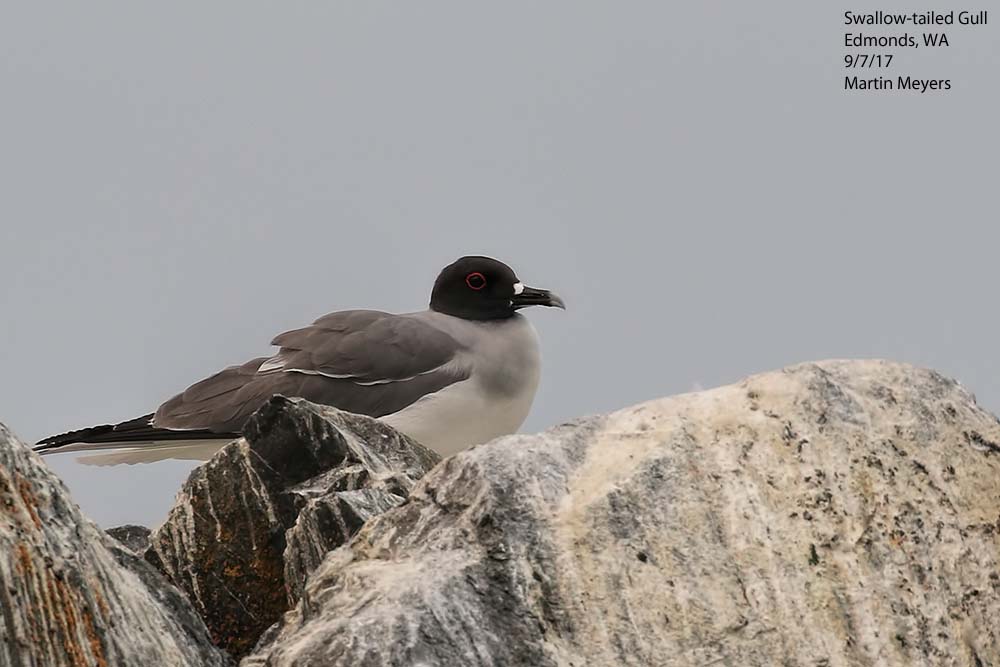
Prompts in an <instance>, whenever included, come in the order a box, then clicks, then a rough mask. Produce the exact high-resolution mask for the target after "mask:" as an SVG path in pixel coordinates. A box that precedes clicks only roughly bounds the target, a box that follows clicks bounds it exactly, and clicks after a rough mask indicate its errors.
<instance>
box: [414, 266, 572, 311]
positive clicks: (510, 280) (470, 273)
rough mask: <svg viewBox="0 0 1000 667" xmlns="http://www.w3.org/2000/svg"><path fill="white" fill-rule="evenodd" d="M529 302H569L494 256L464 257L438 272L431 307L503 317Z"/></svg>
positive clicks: (439, 309)
mask: <svg viewBox="0 0 1000 667" xmlns="http://www.w3.org/2000/svg"><path fill="white" fill-rule="evenodd" d="M525 306H555V307H557V308H565V305H564V304H563V302H562V299H560V298H559V297H558V296H556V295H555V294H552V293H551V292H548V291H547V290H543V289H535V288H534V287H525V286H524V284H522V283H521V281H520V280H518V279H517V276H516V275H514V271H513V270H512V269H511V268H510V267H509V266H507V265H506V264H504V263H503V262H498V261H497V260H495V259H492V258H490V257H477V256H470V257H462V258H461V259H459V260H457V261H456V262H454V263H452V264H449V265H448V266H446V267H444V269H442V270H441V273H440V274H438V277H437V280H435V281H434V290H433V291H432V292H431V310H435V311H437V312H439V313H444V314H446V315H453V316H455V317H461V318H462V319H466V320H500V319H504V318H507V317H511V316H512V315H513V314H514V313H515V312H517V309H518V308H524V307H525Z"/></svg>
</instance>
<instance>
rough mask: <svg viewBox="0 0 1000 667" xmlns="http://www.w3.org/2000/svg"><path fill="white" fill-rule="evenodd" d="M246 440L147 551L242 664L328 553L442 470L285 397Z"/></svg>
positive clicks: (195, 476) (198, 476)
mask: <svg viewBox="0 0 1000 667" xmlns="http://www.w3.org/2000/svg"><path fill="white" fill-rule="evenodd" d="M245 434H246V437H245V438H241V439H239V440H237V441H235V442H233V443H231V444H229V445H227V446H226V447H225V448H223V449H222V450H221V451H220V452H219V453H218V454H216V455H215V457H214V458H213V459H212V460H211V461H209V462H208V463H206V464H204V465H202V466H201V467H199V468H197V469H196V470H195V471H194V472H192V474H191V476H190V478H189V479H188V481H187V482H186V483H185V484H184V487H183V488H182V489H181V491H180V493H179V494H178V496H177V500H176V502H175V505H174V507H173V509H172V510H171V511H170V514H169V516H168V518H167V520H166V522H165V523H164V524H163V525H162V526H160V527H159V528H157V529H156V530H155V531H153V533H152V535H151V536H150V538H149V539H150V546H149V549H148V550H147V552H146V558H147V559H148V560H149V561H150V562H152V563H153V564H154V565H156V566H157V567H158V568H159V569H160V570H161V571H162V572H164V573H165V574H166V575H167V576H168V577H169V578H170V580H171V581H173V582H174V583H175V584H177V585H178V586H179V587H181V588H182V589H183V590H184V591H185V592H186V593H187V594H188V596H189V597H190V599H191V601H192V602H193V604H194V605H195V607H196V609H197V610H198V611H199V612H200V613H201V615H202V617H203V618H204V620H205V623H206V624H207V626H208V628H209V631H210V632H211V634H212V637H213V638H214V640H215V641H216V642H217V643H218V644H219V645H220V646H222V647H224V648H226V649H227V650H228V651H229V652H230V653H231V654H233V655H235V656H240V655H243V654H244V653H246V652H247V651H249V650H250V649H251V648H252V647H253V645H254V643H255V642H256V641H257V638H258V637H259V636H260V635H261V633H262V632H263V631H264V630H265V629H267V628H268V626H270V625H272V624H273V623H274V622H275V621H277V620H278V618H279V617H280V616H281V614H282V613H283V612H284V611H286V610H287V609H288V608H289V606H290V605H293V604H294V603H295V602H296V601H297V600H298V598H299V595H300V593H301V590H302V586H303V585H304V583H305V581H306V579H307V577H308V576H309V574H310V573H311V572H312V571H313V570H314V569H315V568H316V567H317V565H319V563H320V562H321V561H322V559H323V557H324V556H325V555H326V554H327V553H328V552H329V551H330V550H332V549H334V548H336V547H338V546H340V545H342V544H344V543H345V542H346V541H347V540H348V539H349V538H350V537H351V536H352V535H354V534H355V533H356V532H357V531H358V529H359V528H360V527H361V526H362V524H364V522H365V521H366V520H368V519H369V518H370V517H372V516H374V515H375V514H378V513H380V512H383V511H385V510H386V509H389V508H391V507H395V506H397V505H399V504H400V503H402V502H403V500H404V499H405V498H406V495H407V493H408V492H409V490H410V488H411V487H412V486H413V485H414V483H415V482H416V480H417V479H418V478H419V477H420V476H422V475H423V474H424V473H425V472H426V471H427V470H429V469H430V468H431V467H432V466H433V465H434V464H435V463H437V461H438V457H437V456H436V455H435V454H434V453H433V452H431V451H429V450H427V449H425V448H423V447H422V446H420V445H418V444H416V443H414V442H413V441H411V440H409V439H408V438H406V437H405V436H403V435H401V434H399V433H397V432H396V431H394V430H392V429H391V428H390V427H388V426H386V425H384V424H383V423H381V422H379V421H376V420H374V419H369V418H367V417H363V416H359V415H353V414H349V413H344V412H340V411H338V410H335V409H332V408H325V407H321V406H317V405H314V404H312V403H308V402H306V401H303V400H300V399H287V398H284V397H280V396H279V397H275V398H273V399H272V400H271V401H270V402H269V403H268V404H267V405H265V406H264V407H263V408H261V410H260V411H258V412H257V413H256V414H255V415H254V417H253V418H252V419H251V421H250V423H249V424H248V425H247V427H246V429H245Z"/></svg>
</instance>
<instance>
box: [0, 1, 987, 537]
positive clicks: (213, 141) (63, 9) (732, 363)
mask: <svg viewBox="0 0 1000 667" xmlns="http://www.w3.org/2000/svg"><path fill="white" fill-rule="evenodd" d="M955 6H956V8H957V5H955ZM893 7H906V8H908V9H910V10H916V9H920V10H924V9H926V8H925V7H910V6H908V5H904V4H903V3H898V2H896V3H893V2H885V3H882V8H893ZM948 8H949V3H948V2H939V3H938V5H937V6H935V9H942V10H945V9H948ZM845 9H852V7H840V6H837V5H833V4H830V3H808V2H791V1H787V2H774V3H737V2H727V3H720V2H712V1H708V2H696V3H667V2H634V3H612V2H601V3H595V2H581V1H578V0H576V1H573V2H546V3H538V2H530V3H527V2H503V3H491V4H486V3H467V2H447V3H445V2H431V3H403V2H396V3H379V2H365V3H333V2H331V3H313V5H312V6H309V7H303V6H301V5H287V4H284V5H281V6H280V7H278V6H276V5H273V4H270V3H268V5H267V6H265V5H263V3H260V4H258V3H242V2H241V3H207V4H206V3H197V4H195V3H159V4H149V3H139V4H136V3H117V4H115V5H114V6H112V5H110V4H109V5H103V6H102V7H101V8H100V9H98V5H94V4H92V3H79V4H64V5H60V6H59V9H58V13H56V12H54V11H53V12H47V10H46V9H44V8H43V7H42V6H41V5H39V4H38V3H20V4H19V5H18V6H16V7H13V6H12V7H7V8H5V10H4V15H3V17H2V19H3V20H0V94H2V99H3V102H2V107H0V120H2V122H0V148H2V150H0V188H2V195H0V305H2V313H0V327H2V329H0V331H2V349H0V368H2V372H0V419H2V420H3V421H5V422H6V423H7V424H9V425H10V426H11V427H12V428H13V429H14V430H15V431H16V432H18V433H19V434H20V435H21V436H22V437H23V438H25V439H26V440H30V441H34V440H36V439H38V438H40V437H42V436H45V435H49V434H51V433H53V432H60V431H64V430H67V429H69V428H75V427H81V426H86V425H91V424H94V423H103V422H107V421H117V420H121V419H125V418H130V417H134V416H137V415H140V414H144V413H147V412H150V411H151V410H152V409H154V408H155V407H156V405H157V404H159V403H160V402H161V401H162V400H164V399H166V398H168V397H169V396H171V395H172V394H174V393H176V392H177V391H179V390H181V389H183V388H184V387H185V386H186V385H188V384H190V383H191V382H192V381H194V380H197V379H200V378H201V377H203V376H205V375H207V374H209V373H211V372H214V371H215V370H217V369H219V368H221V367H222V366H225V365H229V364H233V363H238V362H242V361H244V360H246V359H247V358H250V357H251V356H256V355H259V354H262V353H267V352H268V350H269V347H268V341H269V340H270V339H271V337H272V336H273V335H274V334H275V333H277V332H280V331H283V330H286V329H289V328H294V327H297V326H301V325H303V324H306V323H308V322H310V321H312V320H313V319H314V318H315V317H317V316H319V315H321V314H323V313H326V312H330V311H334V310H340V309H345V308H356V307H371V308H378V309H384V310H389V311H410V310H417V309H421V308H423V307H425V305H426V303H427V300H428V295H429V291H430V287H431V284H432V281H433V279H434V277H435V275H436V274H437V271H438V270H439V269H440V268H441V267H442V266H444V265H445V264H447V263H448V262H450V261H451V260H453V259H455V258H456V257H458V256H460V255H463V254H470V253H482V254H488V255H493V256H495V257H498V258H500V259H502V260H504V261H506V262H508V263H509V264H511V265H512V266H513V267H514V268H515V270H516V271H517V272H518V274H519V275H520V277H521V278H522V279H523V280H524V281H525V282H526V283H528V284H531V285H537V286H540V287H547V288H551V289H553V290H555V291H557V292H558V293H560V294H561V295H563V296H564V297H565V299H566V301H567V303H568V304H569V310H567V311H566V312H560V311H551V310H545V311H541V310H540V309H535V312H530V313H529V317H531V318H532V320H533V321H534V322H535V324H536V326H537V328H538V330H539V332H540V335H541V337H542V345H543V352H544V358H545V368H544V373H543V379H542V385H541V388H540V390H539V393H538V396H537V399H536V401H535V406H534V410H533V412H532V414H531V416H530V418H529V420H528V422H527V424H526V425H525V430H528V431H534V430H539V429H542V428H545V427H547V426H550V425H552V424H556V423H558V422H560V421H562V420H565V419H569V418H571V417H574V416H577V415H584V414H590V413H598V412H604V411H608V410H613V409H615V408H618V407H622V406H626V405H629V404H632V403H636V402H638V401H642V400H644V399H650V398H654V397H659V396H664V395H668V394H673V393H677V392H685V391H689V390H691V389H692V388H695V387H711V386H715V385H719V384H725V383H729V382H733V381H736V380H738V379H740V378H741V377H743V376H746V375H747V374H750V373H754V372H758V371H763V370H769V369H775V368H780V367H782V366H785V365H788V364H792V363H796V362H800V361H805V360H815V359H823V358H830V357H888V358H892V359H898V360H904V361H909V362H913V363H915V364H920V365H924V366H931V367H934V368H937V369H939V370H941V371H942V372H944V373H946V374H948V375H951V376H954V377H957V378H959V379H960V380H961V381H962V382H963V383H964V384H966V385H967V386H969V387H970V388H971V389H972V390H973V391H975V392H976V393H977V394H978V396H979V399H980V402H981V403H983V404H984V405H986V406H987V407H990V408H992V409H994V410H997V409H998V408H1000V386H998V383H997V380H996V378H997V377H998V371H1000V357H998V354H997V343H996V340H997V331H998V329H1000V314H998V309H997V269H996V266H997V241H998V238H1000V231H998V225H997V219H998V217H997V190H998V183H997V177H998V166H997V156H998V148H1000V146H998V144H1000V131H998V124H997V121H996V119H997V118H1000V108H998V107H1000V93H998V85H1000V76H997V73H998V64H1000V63H998V60H1000V58H998V54H1000V48H998V39H1000V33H998V32H997V31H998V28H997V27H996V26H992V25H991V26H987V27H985V28H980V29H978V30H970V29H964V30H959V29H958V28H957V27H956V28H955V29H953V30H952V31H951V34H950V35H949V37H950V38H951V42H952V46H951V47H950V48H948V49H944V50H939V51H936V52H935V51H932V50H930V49H919V50H916V51H911V52H908V53H905V54H904V53H900V54H899V55H898V56H897V61H898V62H902V61H904V60H905V61H906V62H905V63H904V65H905V66H904V65H901V67H900V69H899V70H898V71H895V72H892V73H891V74H890V75H891V76H895V75H896V74H907V73H912V74H914V75H919V76H925V77H930V76H939V75H940V76H943V77H950V78H951V79H952V80H953V84H952V90H951V91H950V92H948V93H945V94H936V95H935V94H926V95H920V94H919V93H883V94H880V95H859V94H849V93H845V92H844V91H843V76H844V70H843V68H842V62H843V60H842V59H843V55H844V52H845V49H844V47H843V46H842V43H843V41H842V40H843V33H844V31H845V28H844V26H843V25H842V24H841V22H842V19H843V11H844V10H845ZM859 9H864V8H859ZM990 18H993V17H992V16H991V17H990ZM49 460H50V462H51V464H52V465H53V467H54V468H55V469H56V470H57V471H58V472H59V474H61V475H62V476H63V477H64V479H65V480H66V481H67V483H68V484H69V486H70V488H71V489H72V491H73V492H74V497H75V498H76V499H77V501H78V502H80V504H81V505H82V506H83V508H84V510H85V511H86V512H88V513H89V514H90V516H92V517H93V518H95V519H97V520H98V521H100V522H102V523H103V524H105V525H113V524H117V523H122V522H126V521H133V522H143V523H146V524H156V523H158V522H159V521H160V520H161V519H162V518H163V515H164V514H165V512H166V509H167V507H168V506H169V505H170V502H171V499H172V497H173V494H174V492H175V491H176V489H177V488H178V486H179V485H180V483H181V480H182V479H183V478H184V476H185V474H186V471H187V469H188V467H189V466H188V465H187V464H177V463H167V464H157V465H147V466H132V467H123V468H113V469H93V468H85V467H82V466H80V465H78V464H75V463H74V462H73V459H72V457H70V456H68V455H63V456H62V457H59V458H56V457H51V458H50V459H49Z"/></svg>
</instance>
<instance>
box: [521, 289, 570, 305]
mask: <svg viewBox="0 0 1000 667" xmlns="http://www.w3.org/2000/svg"><path fill="white" fill-rule="evenodd" d="M510 303H511V305H512V306H513V307H514V309H515V310H516V309H518V308H524V307H525V306H554V307H556V308H562V309H563V310H566V304H565V303H563V300H562V299H560V298H559V296H558V295H556V294H553V293H552V292H550V291H548V290H547V289H537V288H535V287H525V288H524V289H522V290H521V293H520V294H515V295H514V296H513V297H512V298H511V300H510Z"/></svg>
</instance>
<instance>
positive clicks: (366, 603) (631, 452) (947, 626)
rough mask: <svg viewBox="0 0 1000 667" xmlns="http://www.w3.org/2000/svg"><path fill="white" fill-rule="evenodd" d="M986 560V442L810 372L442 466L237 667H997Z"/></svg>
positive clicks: (942, 414) (922, 384) (910, 400)
mask: <svg viewBox="0 0 1000 667" xmlns="http://www.w3.org/2000/svg"><path fill="white" fill-rule="evenodd" d="M378 509H382V508H378ZM328 511H329V512H332V510H331V509H329V508H327V509H322V510H320V509H317V510H316V511H315V513H314V518H312V519H310V521H315V524H316V525H324V524H325V523H328V522H327V521H326V520H325V519H323V518H322V516H325V513H326V512H328ZM355 513H356V514H357V515H358V517H359V518H361V517H362V516H363V514H364V512H363V511H362V512H360V513H358V512H355ZM332 523H336V520H332ZM320 532H323V531H320ZM319 551H321V549H318V550H316V551H315V552H314V553H319ZM998 559H1000V422H998V421H997V419H996V418H995V417H994V416H993V415H991V414H989V413H988V412H987V411H985V410H983V409H982V408H980V407H978V406H977V405H976V402H975V399H974V397H973V396H971V395H970V394H969V393H968V392H967V391H966V390H964V389H963V388H962V387H961V386H960V385H959V384H957V383H955V382H953V381H951V380H948V379H946V378H944V377H942V376H940V375H938V374H937V373H934V372H932V371H927V370H922V369H918V368H914V367H911V366H907V365H903V364H895V363H889V362H883V361H857V362H846V361H830V362H821V363H811V364H804V365H799V366H795V367H791V368H788V369H785V370H782V371H778V372H771V373H765V374H762V375H757V376H754V377H751V378H748V379H746V380H744V381H742V382H740V383H738V384H734V385H731V386H727V387H722V388H719V389H714V390H710V391H704V392H699V393H693V394H685V395H681V396H675V397H671V398H665V399H660V400H654V401H651V402H648V403H644V404H641V405H638V406H635V407H631V408H628V409H625V410H621V411H619V412H615V413H613V414H610V415H606V416H599V417H593V418H586V419H581V420H578V421H575V422H573V423H570V424H566V425H563V426H560V427H557V428H554V429H552V430H549V431H547V432H544V433H541V434H539V435H531V436H527V435H521V436H509V437H505V438H500V439H498V440H495V441H493V442H491V443H488V444H486V445H483V446H479V447H475V448H473V449H470V450H467V451H465V452H462V453H459V454H457V455H455V456H453V457H451V458H449V459H447V460H445V461H444V462H443V463H442V464H441V465H439V466H437V467H436V468H434V470H432V471H431V472H430V473H428V474H427V475H426V476H424V478H423V479H422V480H421V481H420V482H419V483H418V484H417V485H416V487H414V488H413V489H412V490H411V491H410V494H409V500H408V501H407V502H406V503H404V504H402V505H401V506H399V507H396V508H394V509H390V510H388V511H386V512H384V513H382V514H380V515H377V516H375V517H374V518H371V519H369V520H368V521H367V522H366V523H365V524H364V527H363V528H362V529H361V531H360V532H359V533H358V534H357V535H356V536H355V537H354V539H353V540H352V541H351V542H350V543H349V544H348V545H345V546H342V547H340V548H338V549H336V550H335V551H333V552H331V553H330V554H328V555H327V556H326V557H325V558H324V559H323V560H322V563H321V564H320V565H319V566H318V567H317V568H315V570H314V571H313V572H312V573H311V575H310V576H309V577H308V580H307V582H306V584H305V586H304V587H303V588H302V593H301V597H300V599H299V601H298V603H297V605H296V606H295V607H294V608H293V609H292V610H291V611H289V612H288V613H287V614H286V615H285V616H284V617H283V619H282V622H281V624H280V625H279V626H277V627H275V628H273V629H272V630H271V631H270V632H269V633H268V634H267V635H266V636H265V637H264V638H263V640H262V641H261V643H260V644H259V646H258V647H257V649H256V650H255V651H254V653H253V654H252V655H251V656H249V657H247V658H245V659H244V661H243V663H242V664H243V665H244V667H251V666H258V665H268V666H269V667H286V666H288V667H290V666H292V665H295V666H296V667H307V666H316V667H319V666H320V665H323V666H327V665H366V666H370V667H375V666H379V665H385V666H389V665H428V666H430V665H434V666H439V667H441V666H448V665H455V666H459V665H461V666H462V667H466V666H470V665H496V666H500V665H565V666H571V665H575V666H583V665H661V666H671V665H676V666H678V667H680V666H684V667H687V666H688V665H716V664H718V665H750V666H756V665H759V666H768V667H770V666H771V665H810V666H819V665H824V666H829V667H840V666H848V665H886V666H896V665H899V666H903V665H963V666H964V665H969V666H986V665H998V664H1000V623H998V622H997V619H1000V563H998ZM307 569H308V568H307ZM296 576H300V575H298V574H297V575H296Z"/></svg>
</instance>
